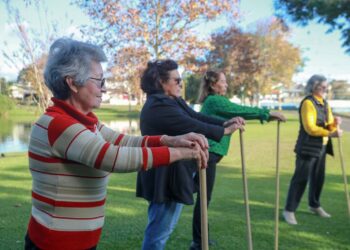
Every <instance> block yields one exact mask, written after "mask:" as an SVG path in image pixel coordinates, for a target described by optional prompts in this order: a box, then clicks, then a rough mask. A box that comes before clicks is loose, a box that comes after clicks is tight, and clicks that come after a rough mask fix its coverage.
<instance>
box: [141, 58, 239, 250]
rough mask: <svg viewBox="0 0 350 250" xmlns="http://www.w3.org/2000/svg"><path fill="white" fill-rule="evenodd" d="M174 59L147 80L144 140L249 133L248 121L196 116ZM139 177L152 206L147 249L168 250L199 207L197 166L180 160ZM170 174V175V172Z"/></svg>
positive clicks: (154, 68) (158, 65)
mask: <svg viewBox="0 0 350 250" xmlns="http://www.w3.org/2000/svg"><path fill="white" fill-rule="evenodd" d="M177 69H178V65H177V63H176V62H175V61H173V60H164V61H155V62H149V63H148V65H147V68H146V70H145V71H144V73H143V76H142V79H141V88H142V90H143V91H144V92H145V93H146V94H147V101H146V103H145V105H144V107H143V109H142V111H141V117H140V127H141V133H142V134H143V135H155V134H157V135H158V134H160V133H163V134H167V135H179V134H183V133H187V132H196V133H200V134H203V135H205V136H206V137H207V138H210V139H212V140H215V141H219V140H220V139H221V138H222V137H223V136H224V135H228V134H232V133H233V132H234V131H235V130H237V129H243V124H244V120H243V119H242V118H235V119H233V120H230V121H229V122H228V124H231V125H230V126H228V127H224V124H225V120H224V119H218V118H213V117H210V116H206V115H203V114H200V113H197V112H195V111H193V110H192V109H191V108H190V107H188V106H187V104H186V103H185V101H184V100H183V99H181V98H180V96H181V88H182V79H181V77H180V74H179V72H178V70H177ZM159 170H160V171H158V170H152V169H151V170H149V171H147V173H139V174H138V178H137V196H138V197H142V198H144V199H146V200H147V201H148V202H149V207H148V224H147V227H146V230H145V237H144V240H143V246H142V248H143V249H147V250H158V249H164V247H165V244H166V241H167V239H168V238H169V236H170V234H171V232H172V231H173V229H174V228H175V225H176V223H177V221H178V218H179V216H180V213H181V210H182V207H183V204H193V192H194V186H195V185H194V182H193V176H194V173H195V172H196V170H197V167H196V164H195V163H194V162H193V161H179V162H178V163H176V164H172V165H171V166H170V167H169V168H167V169H166V170H165V169H159ZM164 170H165V171H164Z"/></svg>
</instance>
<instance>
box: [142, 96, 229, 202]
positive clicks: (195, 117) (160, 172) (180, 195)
mask: <svg viewBox="0 0 350 250" xmlns="http://www.w3.org/2000/svg"><path fill="white" fill-rule="evenodd" d="M223 123H224V120H221V119H217V118H213V117H210V116H206V115H203V114H201V113H197V112H195V111H193V110H192V109H191V108H190V107H188V105H187V104H186V103H185V101H184V100H183V99H181V98H177V99H171V98H169V97H168V96H166V95H164V94H153V95H150V96H148V97H147V101H146V103H145V105H144V106H143V108H142V111H141V117H140V127H141V133H142V135H162V134H166V135H171V136H176V135H182V134H186V133H189V132H195V133H200V134H203V135H205V136H206V137H207V138H210V139H213V140H216V141H219V140H220V139H221V137H222V136H223V135H224V127H223ZM196 168H197V167H196V164H195V162H194V161H184V160H183V161H178V162H175V163H173V164H171V165H170V166H165V167H160V168H157V169H151V170H149V171H146V172H145V171H141V172H139V173H138V176H137V187H136V196H138V197H143V198H144V199H146V200H148V201H153V202H156V203H162V202H166V201H176V202H180V203H184V204H193V192H194V182H193V174H194V172H195V171H196V170H197V169H196Z"/></svg>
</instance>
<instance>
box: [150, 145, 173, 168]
mask: <svg viewBox="0 0 350 250" xmlns="http://www.w3.org/2000/svg"><path fill="white" fill-rule="evenodd" d="M150 149H151V151H152V156H153V164H152V166H153V168H156V167H160V166H164V165H169V162H170V151H169V148H168V147H164V146H163V147H153V148H150Z"/></svg>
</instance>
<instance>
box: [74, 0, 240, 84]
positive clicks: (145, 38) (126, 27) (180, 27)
mask: <svg viewBox="0 0 350 250" xmlns="http://www.w3.org/2000/svg"><path fill="white" fill-rule="evenodd" d="M76 3H77V4H78V5H79V6H80V7H82V8H83V9H84V10H85V11H86V12H87V13H88V14H89V15H90V17H91V18H92V20H94V22H95V27H94V28H93V29H89V28H88V29H87V28H85V29H84V31H85V33H86V34H87V35H89V34H92V36H90V38H91V39H92V40H95V42H97V43H98V44H100V45H102V46H103V47H104V48H105V49H106V50H107V51H108V53H107V54H108V55H112V56H111V57H112V58H111V59H112V64H114V66H113V68H114V69H116V68H120V69H118V70H117V71H119V72H125V74H122V75H123V76H124V80H126V81H128V80H130V77H132V76H136V75H138V73H139V70H140V69H142V68H143V67H145V66H146V63H145V61H148V60H154V59H163V58H171V59H174V60H176V61H178V62H179V63H180V64H181V65H183V66H184V67H185V68H186V70H189V71H194V72H195V71H198V70H199V69H200V67H201V66H202V65H201V64H200V63H198V61H199V60H198V59H200V58H204V54H205V53H206V52H207V51H208V49H209V48H210V42H209V41H208V39H205V38H200V37H201V36H200V35H199V32H198V27H200V25H203V24H205V23H206V22H208V21H213V20H216V18H218V17H220V16H223V15H226V17H228V20H230V21H233V20H235V19H236V16H237V9H236V8H237V0H223V1H217V0H211V1H204V0H199V1H198V0H136V1H121V0H117V1H106V0H96V1H91V2H90V1H83V0H77V1H76ZM141 53H142V60H140V59H139V58H137V57H138V56H139V55H140V54H141ZM120 62H123V64H122V65H120ZM125 65H128V66H127V70H125ZM134 84H135V82H134ZM137 85H138V83H137ZM132 88H136V87H132Z"/></svg>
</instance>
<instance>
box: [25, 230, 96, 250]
mask: <svg viewBox="0 0 350 250" xmlns="http://www.w3.org/2000/svg"><path fill="white" fill-rule="evenodd" d="M96 249H97V247H96V246H95V247H92V248H89V249H87V250H96ZM24 250H40V248H39V247H37V246H36V245H35V244H34V242H33V241H32V240H31V239H30V238H29V235H28V234H26V237H25V239H24Z"/></svg>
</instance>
